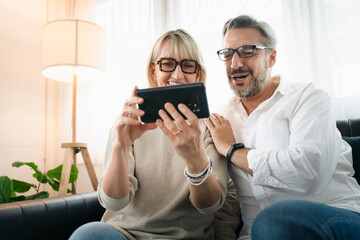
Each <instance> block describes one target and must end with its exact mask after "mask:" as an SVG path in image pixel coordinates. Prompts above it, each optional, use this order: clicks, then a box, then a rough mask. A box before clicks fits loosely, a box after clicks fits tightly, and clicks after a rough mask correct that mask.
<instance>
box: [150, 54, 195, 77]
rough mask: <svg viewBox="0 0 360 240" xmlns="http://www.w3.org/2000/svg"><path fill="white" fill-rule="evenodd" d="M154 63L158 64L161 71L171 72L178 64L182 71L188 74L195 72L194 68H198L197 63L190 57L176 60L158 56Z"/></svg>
mask: <svg viewBox="0 0 360 240" xmlns="http://www.w3.org/2000/svg"><path fill="white" fill-rule="evenodd" d="M156 64H159V66H160V70H161V71H162V72H173V71H175V68H176V67H177V65H180V68H181V71H182V72H183V73H188V74H192V73H196V70H197V69H199V68H200V65H199V63H198V62H197V61H195V60H192V59H183V60H181V62H177V61H176V60H175V59H173V58H160V60H159V61H157V62H156Z"/></svg>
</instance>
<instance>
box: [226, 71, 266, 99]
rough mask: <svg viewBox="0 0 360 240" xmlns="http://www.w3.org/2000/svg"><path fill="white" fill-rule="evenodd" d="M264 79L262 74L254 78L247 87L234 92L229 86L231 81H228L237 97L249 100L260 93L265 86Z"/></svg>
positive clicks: (264, 76)
mask: <svg viewBox="0 0 360 240" xmlns="http://www.w3.org/2000/svg"><path fill="white" fill-rule="evenodd" d="M265 79H266V74H264V75H263V76H261V77H260V78H254V81H253V82H252V83H251V84H250V85H249V87H247V88H246V89H242V90H235V89H234V88H233V86H232V84H231V80H229V85H230V88H231V89H232V90H233V92H234V94H235V95H236V96H237V97H240V98H249V97H253V96H255V95H256V94H258V93H259V92H260V91H261V89H262V88H263V87H264V85H265Z"/></svg>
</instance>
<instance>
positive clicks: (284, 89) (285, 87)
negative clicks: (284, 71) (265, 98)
mask: <svg viewBox="0 0 360 240" xmlns="http://www.w3.org/2000/svg"><path fill="white" fill-rule="evenodd" d="M278 77H279V78H280V83H279V86H278V87H277V88H276V90H275V92H274V94H273V95H275V94H277V93H278V92H279V93H280V94H282V95H288V94H291V93H292V92H294V91H295V89H294V88H293V87H292V86H291V85H290V84H289V82H288V81H286V79H285V78H284V77H283V76H278Z"/></svg>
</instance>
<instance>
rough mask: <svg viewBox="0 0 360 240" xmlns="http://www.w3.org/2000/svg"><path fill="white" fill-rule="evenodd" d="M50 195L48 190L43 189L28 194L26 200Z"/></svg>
mask: <svg viewBox="0 0 360 240" xmlns="http://www.w3.org/2000/svg"><path fill="white" fill-rule="evenodd" d="M48 197H49V193H48V192H46V191H42V192H39V193H36V194H33V195H30V196H26V197H25V200H34V199H41V198H48Z"/></svg>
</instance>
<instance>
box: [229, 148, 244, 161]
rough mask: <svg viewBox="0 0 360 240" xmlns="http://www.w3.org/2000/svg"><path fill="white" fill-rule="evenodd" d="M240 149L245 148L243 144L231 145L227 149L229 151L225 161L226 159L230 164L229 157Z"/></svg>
mask: <svg viewBox="0 0 360 240" xmlns="http://www.w3.org/2000/svg"><path fill="white" fill-rule="evenodd" d="M241 148H245V145H244V144H243V143H235V144H233V145H231V147H230V148H229V151H228V152H227V154H226V159H227V161H228V163H231V155H232V154H233V153H234V152H235V151H236V150H237V149H241Z"/></svg>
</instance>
